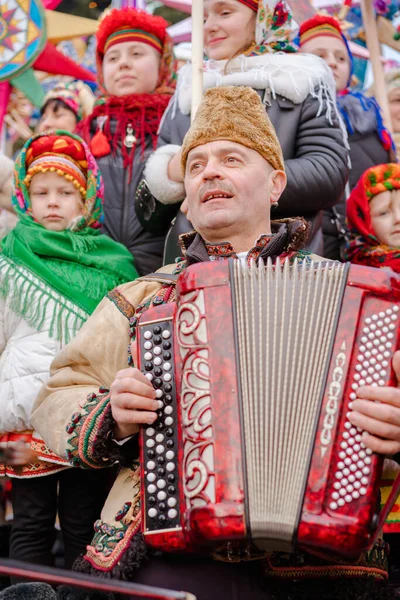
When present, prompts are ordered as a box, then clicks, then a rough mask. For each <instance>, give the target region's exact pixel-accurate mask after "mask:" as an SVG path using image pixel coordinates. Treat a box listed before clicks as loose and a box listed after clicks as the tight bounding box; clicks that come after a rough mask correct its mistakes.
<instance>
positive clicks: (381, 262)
mask: <svg viewBox="0 0 400 600" xmlns="http://www.w3.org/2000/svg"><path fill="white" fill-rule="evenodd" d="M347 220H348V224H349V228H350V234H351V239H350V243H349V246H348V248H347V258H348V259H349V260H350V261H351V262H353V263H357V264H360V265H369V266H371V267H390V268H392V269H393V270H394V271H396V272H397V273H400V165H398V164H395V163H389V164H384V165H378V166H376V167H371V168H370V169H368V170H367V171H365V173H364V174H363V175H362V177H361V179H360V181H359V182H358V184H357V186H356V187H355V188H354V190H353V191H352V193H351V195H350V197H349V199H348V202H347Z"/></svg>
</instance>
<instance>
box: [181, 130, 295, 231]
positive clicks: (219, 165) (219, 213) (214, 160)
mask: <svg viewBox="0 0 400 600" xmlns="http://www.w3.org/2000/svg"><path fill="white" fill-rule="evenodd" d="M285 185H286V176H285V174H284V173H283V172H282V171H275V170H274V169H273V168H272V167H271V166H270V164H269V163H268V162H267V161H266V160H265V159H264V158H263V157H262V156H261V155H260V154H259V153H258V152H256V151H255V150H252V149H250V148H247V147H245V146H242V145H241V144H237V143H235V142H229V141H215V142H209V143H208V144H203V145H202V146H198V147H197V148H194V149H193V150H191V151H190V152H189V156H188V160H187V165H186V173H185V189H186V196H187V206H188V218H189V219H190V220H191V222H192V223H193V225H194V227H195V229H196V231H198V232H199V233H200V234H201V235H202V237H203V238H204V239H205V240H206V241H209V242H214V241H215V242H218V241H219V242H221V241H224V240H228V239H232V238H235V239H237V238H238V237H239V238H240V237H243V238H245V237H246V236H247V238H250V239H251V240H255V239H256V238H257V237H258V236H259V235H261V234H262V233H269V232H270V204H271V203H272V202H277V201H278V199H279V196H280V195H281V193H282V192H283V189H284V187H285Z"/></svg>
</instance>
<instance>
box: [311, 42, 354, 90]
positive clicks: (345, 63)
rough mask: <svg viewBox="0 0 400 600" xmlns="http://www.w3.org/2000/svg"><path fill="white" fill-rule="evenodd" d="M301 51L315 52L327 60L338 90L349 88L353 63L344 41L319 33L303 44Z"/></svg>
mask: <svg viewBox="0 0 400 600" xmlns="http://www.w3.org/2000/svg"><path fill="white" fill-rule="evenodd" d="M301 51H302V52H305V53H308V54H315V55H316V56H319V57H320V58H322V59H323V60H324V61H325V62H326V64H327V65H328V67H330V68H331V70H332V73H333V77H334V79H335V84H336V91H337V92H341V91H342V90H345V89H346V88H347V85H348V81H349V78H350V68H351V65H350V58H349V53H348V52H347V48H346V46H345V44H344V42H342V41H341V40H339V39H338V38H335V37H329V36H327V35H319V36H317V37H315V38H312V39H311V40H310V41H309V42H306V43H305V44H303V45H302V47H301Z"/></svg>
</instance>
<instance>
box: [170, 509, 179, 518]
mask: <svg viewBox="0 0 400 600" xmlns="http://www.w3.org/2000/svg"><path fill="white" fill-rule="evenodd" d="M177 514H178V512H177V511H176V510H175V508H170V509H169V511H168V517H169V518H170V519H175V517H176V516H177Z"/></svg>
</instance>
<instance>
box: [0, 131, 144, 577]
mask: <svg viewBox="0 0 400 600" xmlns="http://www.w3.org/2000/svg"><path fill="white" fill-rule="evenodd" d="M14 188H15V191H14V194H13V205H14V210H15V211H16V213H17V215H18V218H19V221H18V223H17V225H16V227H15V228H14V229H13V230H12V231H11V232H10V233H9V234H8V235H7V236H6V237H5V238H4V239H3V240H2V247H1V253H0V446H1V447H2V449H3V450H5V451H6V464H1V465H0V476H4V475H7V476H9V477H11V478H12V481H13V485H12V503H13V513H14V514H13V524H12V530H11V540H10V556H11V558H14V559H18V560H26V561H30V562H34V563H38V564H45V565H51V563H52V555H51V548H52V546H53V542H54V535H55V530H54V523H55V518H56V515H57V512H58V515H59V519H60V525H61V530H62V532H63V537H64V544H65V561H66V566H67V567H68V568H71V567H72V564H73V562H74V560H75V559H76V558H77V556H78V555H79V553H80V552H83V551H84V549H85V546H86V544H87V543H89V541H90V539H91V531H92V525H93V521H94V520H95V519H96V518H98V515H99V513H100V510H101V507H102V504H103V502H104V500H105V497H106V495H107V492H108V487H109V482H110V475H109V472H107V471H93V472H87V473H84V472H83V471H82V472H81V471H80V470H79V469H72V468H71V465H70V463H69V462H68V461H67V460H66V458H65V457H62V456H59V455H57V454H56V453H54V452H52V451H51V450H50V449H49V448H48V447H47V446H46V444H45V443H44V441H43V439H42V438H41V437H40V436H39V435H38V434H37V432H35V431H33V427H32V424H31V413H32V408H33V404H34V401H35V398H36V395H37V393H38V392H39V390H40V388H41V386H42V384H43V383H45V382H46V381H47V380H48V378H49V376H50V364H51V362H52V360H53V358H54V357H55V356H56V354H57V353H58V352H59V351H60V350H61V348H63V347H64V346H65V345H66V344H67V343H68V341H69V340H70V339H71V338H72V337H74V336H75V335H76V333H77V332H78V331H79V329H80V328H81V327H82V325H83V324H84V322H85V321H86V319H87V318H88V317H89V315H90V314H91V313H92V312H93V311H94V309H95V308H96V306H97V304H98V303H99V302H100V300H101V299H102V297H103V296H104V295H105V294H106V293H107V292H108V291H109V290H111V289H113V288H114V287H115V286H117V285H119V284H120V283H123V282H126V281H131V280H132V279H135V277H136V276H137V273H136V271H135V268H134V266H133V261H132V256H131V255H130V253H129V252H128V250H127V249H126V248H124V246H122V245H120V244H117V243H116V242H114V241H113V240H111V239H110V238H109V237H107V236H105V235H101V233H100V224H101V221H102V199H103V183H102V180H101V176H100V173H99V170H98V167H97V165H96V162H95V160H94V158H93V156H92V155H91V153H90V151H89V149H88V148H87V146H86V144H85V143H84V142H83V141H82V140H81V139H80V138H79V137H77V136H75V135H73V134H70V133H68V132H66V131H58V132H52V133H50V134H41V135H37V136H34V137H33V138H31V139H30V140H28V142H27V143H26V144H25V146H24V148H23V150H22V151H21V153H20V155H19V156H18V158H17V161H16V164H15V173H14Z"/></svg>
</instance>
